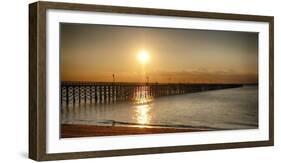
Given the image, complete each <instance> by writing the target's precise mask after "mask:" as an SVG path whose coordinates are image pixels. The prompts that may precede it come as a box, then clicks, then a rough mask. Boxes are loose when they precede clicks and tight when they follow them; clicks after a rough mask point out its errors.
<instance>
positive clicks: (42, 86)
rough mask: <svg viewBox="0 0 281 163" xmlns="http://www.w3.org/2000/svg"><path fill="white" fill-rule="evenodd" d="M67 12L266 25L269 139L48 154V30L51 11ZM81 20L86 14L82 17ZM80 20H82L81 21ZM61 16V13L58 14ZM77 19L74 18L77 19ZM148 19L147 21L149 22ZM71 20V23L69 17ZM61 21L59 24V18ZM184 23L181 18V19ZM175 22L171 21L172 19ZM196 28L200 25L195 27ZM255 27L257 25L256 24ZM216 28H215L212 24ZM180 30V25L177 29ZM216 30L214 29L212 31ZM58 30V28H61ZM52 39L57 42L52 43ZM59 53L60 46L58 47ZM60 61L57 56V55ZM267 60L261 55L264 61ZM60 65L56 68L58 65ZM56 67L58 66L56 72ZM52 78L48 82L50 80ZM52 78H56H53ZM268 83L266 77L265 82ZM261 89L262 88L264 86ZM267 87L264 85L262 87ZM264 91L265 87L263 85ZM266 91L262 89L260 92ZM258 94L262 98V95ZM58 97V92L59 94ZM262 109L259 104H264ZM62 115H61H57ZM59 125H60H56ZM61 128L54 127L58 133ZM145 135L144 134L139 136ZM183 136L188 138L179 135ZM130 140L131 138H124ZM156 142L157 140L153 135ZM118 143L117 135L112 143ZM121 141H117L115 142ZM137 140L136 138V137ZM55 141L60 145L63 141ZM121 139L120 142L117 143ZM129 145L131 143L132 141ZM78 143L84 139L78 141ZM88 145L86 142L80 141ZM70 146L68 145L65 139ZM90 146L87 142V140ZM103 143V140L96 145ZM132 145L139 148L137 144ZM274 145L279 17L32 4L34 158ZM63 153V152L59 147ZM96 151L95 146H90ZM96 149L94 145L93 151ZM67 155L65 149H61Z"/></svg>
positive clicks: (31, 139)
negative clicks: (277, 20)
mask: <svg viewBox="0 0 281 163" xmlns="http://www.w3.org/2000/svg"><path fill="white" fill-rule="evenodd" d="M54 10H55V11H59V12H58V13H59V14H60V13H64V12H70V15H71V12H84V13H83V14H91V13H105V14H106V15H109V16H110V15H111V14H121V15H129V16H131V17H138V16H146V17H161V18H163V19H169V18H180V19H185V18H191V19H199V20H200V21H203V22H204V21H209V22H212V21H213V22H215V21H220V20H222V21H223V20H226V22H224V23H225V24H228V23H231V21H236V22H252V23H254V25H256V24H255V23H257V24H258V23H263V24H264V26H265V27H266V30H265V31H266V33H267V34H266V38H267V39H266V40H265V43H266V44H267V45H268V46H266V47H265V49H264V52H266V53H267V56H265V57H264V58H265V61H266V63H265V64H264V65H265V66H264V67H262V66H260V65H259V71H262V70H263V69H264V71H265V73H267V75H264V76H263V75H262V76H261V77H260V78H263V77H265V78H264V80H266V81H267V82H265V84H264V85H263V86H264V88H265V91H264V92H265V94H267V95H266V97H268V98H266V99H263V100H265V101H267V102H265V105H266V107H267V108H266V109H265V112H266V116H265V121H266V123H265V124H266V126H265V128H266V131H265V133H264V135H265V137H266V139H253V140H248V141H245V140H242V139H241V140H240V141H239V140H237V141H234V142H232V141H228V142H223V143H217V142H216V141H214V142H210V143H208V142H207V143H205V142H203V143H198V144H192V145H186V144H179V145H176V144H175V145H161V146H157V145H154V146H147V147H136V148H126V147H124V148H118V145H115V144H111V145H112V146H114V148H112V149H111V147H110V145H109V146H108V147H106V148H105V150H103V148H100V149H99V150H81V151H80V150H79V148H77V149H75V150H73V151H65V152H60V151H56V152H48V150H49V149H48V148H49V147H48V146H50V145H48V143H49V141H50V139H53V138H52V135H51V136H50V135H49V131H52V127H51V126H50V125H49V122H50V119H49V117H48V116H50V112H48V107H50V106H54V105H53V104H50V100H49V99H48V98H49V96H50V93H49V92H48V90H49V89H53V88H52V86H53V85H52V84H49V83H48V81H50V80H49V79H50V78H52V75H54V74H52V75H51V74H49V69H48V65H49V68H50V65H55V64H56V63H58V62H56V61H54V60H53V59H52V57H50V56H48V53H49V52H50V51H51V50H50V49H49V48H50V43H49V42H48V41H49V40H48V38H49V37H48V35H49V34H50V33H52V32H51V30H50V29H49V26H48V25H49V24H48V23H50V22H51V21H50V18H51V17H52V16H50V15H48V12H49V11H54ZM79 16H80V18H81V19H83V17H81V15H79ZM79 16H78V17H79ZM53 17H54V16H53ZM55 17H56V18H57V15H55ZM72 18H73V21H74V20H75V19H74V17H72ZM144 19H146V18H144ZM65 20H66V19H65ZM56 21H60V20H59V19H56ZM181 21H182V20H181ZM171 22H172V21H171ZM195 25H196V24H195ZM254 25H253V26H254ZM210 26H211V25H210ZM175 28H176V27H175ZM208 28H211V27H208ZM58 31H59V30H58ZM52 41H53V40H52ZM54 47H55V50H58V49H59V48H58V46H57V45H55V46H54ZM57 57H58V56H57ZM261 57H263V56H262V55H261V54H259V61H261V60H262V59H260V58H261ZM54 67H55V66H54ZM54 69H55V68H54ZM54 71H55V72H58V70H54ZM48 78H49V79H48ZM52 79H53V78H52ZM261 80H263V79H261ZM259 86H260V85H259ZM261 87H262V86H261ZM259 88H260V87H259ZM261 92H262V91H261ZM261 92H259V95H260V93H261ZM57 93H58V94H59V92H57ZM57 100H59V99H57ZM259 107H260V106H259ZM58 117H59V115H58ZM54 123H58V124H59V122H54ZM58 128H59V127H57V128H55V129H54V130H57V129H58ZM140 136H142V135H140ZM180 136H181V137H182V138H183V137H184V136H185V135H183V134H181V135H180ZM125 137H126V136H125ZM154 137H155V138H156V137H157V136H154ZM94 139H96V141H101V139H102V138H98V139H97V138H91V140H94ZM113 139H115V138H114V137H113V138H112V140H113ZM116 140H117V138H116ZM132 140H135V139H134V138H132ZM56 141H60V140H59V139H58V140H56ZM118 141H119V139H118ZM128 141H130V139H128ZM78 142H79V140H78ZM81 142H82V143H81V144H83V141H81ZM63 143H67V141H63V142H62V144H63ZM84 143H85V142H84ZM96 143H98V142H96ZM132 144H134V143H133V142H132ZM273 145H274V17H272V16H259V15H241V14H229V13H227V14H226V13H211V12H198V11H180V10H167V9H152V8H135V7H121V6H118V7H117V6H103V5H91V4H75V3H59V2H35V3H32V4H30V5H29V158H31V159H33V160H37V161H44V160H62V159H78V158H94V157H108V156H124V155H141V154H155V153H171V152H187V151H200V150H214V149H229V148H244V147H259V146H273ZM53 148H56V147H53ZM57 148H58V149H61V148H59V147H57ZM91 148H92V147H91ZM93 148H94V147H93ZM61 151H63V150H61Z"/></svg>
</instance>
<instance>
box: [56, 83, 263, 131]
mask: <svg viewBox="0 0 281 163" xmlns="http://www.w3.org/2000/svg"><path fill="white" fill-rule="evenodd" d="M61 123H63V124H92V125H103V126H104V125H110V126H111V125H120V126H139V127H173V128H184V127H188V128H190V127H197V128H198V127H199V128H212V129H251V128H258V88H257V86H244V87H240V88H232V89H222V90H213V91H205V92H198V93H189V94H181V95H172V96H163V97H158V98H155V99H152V100H151V101H149V102H148V103H143V104H136V103H131V102H119V103H113V104H80V105H69V106H64V107H63V108H62V109H61Z"/></svg>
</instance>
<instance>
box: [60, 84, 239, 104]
mask: <svg viewBox="0 0 281 163" xmlns="http://www.w3.org/2000/svg"><path fill="white" fill-rule="evenodd" d="M241 86H243V85H242V84H181V83H173V84H172V83H166V84H165V83H124V82H122V83H118V82H115V83H110V82H108V83H106V82H66V81H64V82H61V85H60V90H61V93H60V97H61V99H60V101H61V104H62V105H69V104H73V105H75V104H82V103H92V104H106V103H114V102H119V101H134V100H137V99H150V98H157V97H161V96H170V95H179V94H186V93H192V92H201V91H208V90H218V89H226V88H236V87H241Z"/></svg>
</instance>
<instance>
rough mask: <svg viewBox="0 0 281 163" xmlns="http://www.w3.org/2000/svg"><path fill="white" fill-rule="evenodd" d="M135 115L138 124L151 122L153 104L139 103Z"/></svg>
mask: <svg viewBox="0 0 281 163" xmlns="http://www.w3.org/2000/svg"><path fill="white" fill-rule="evenodd" d="M134 116H135V119H136V121H137V123H138V124H142V125H144V124H149V123H150V121H151V106H150V105H149V104H143V105H137V106H136V109H135V115H134Z"/></svg>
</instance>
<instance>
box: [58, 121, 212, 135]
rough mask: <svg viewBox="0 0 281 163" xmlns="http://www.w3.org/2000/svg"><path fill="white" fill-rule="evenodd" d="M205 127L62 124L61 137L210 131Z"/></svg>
mask: <svg viewBox="0 0 281 163" xmlns="http://www.w3.org/2000/svg"><path fill="white" fill-rule="evenodd" d="M210 130H211V129H205V128H164V127H163V128H150V127H149V128H147V127H124V126H96V125H76V124H62V125H61V137H62V138H75V137H93V136H115V135H136V134H159V133H176V132H195V131H210Z"/></svg>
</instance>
